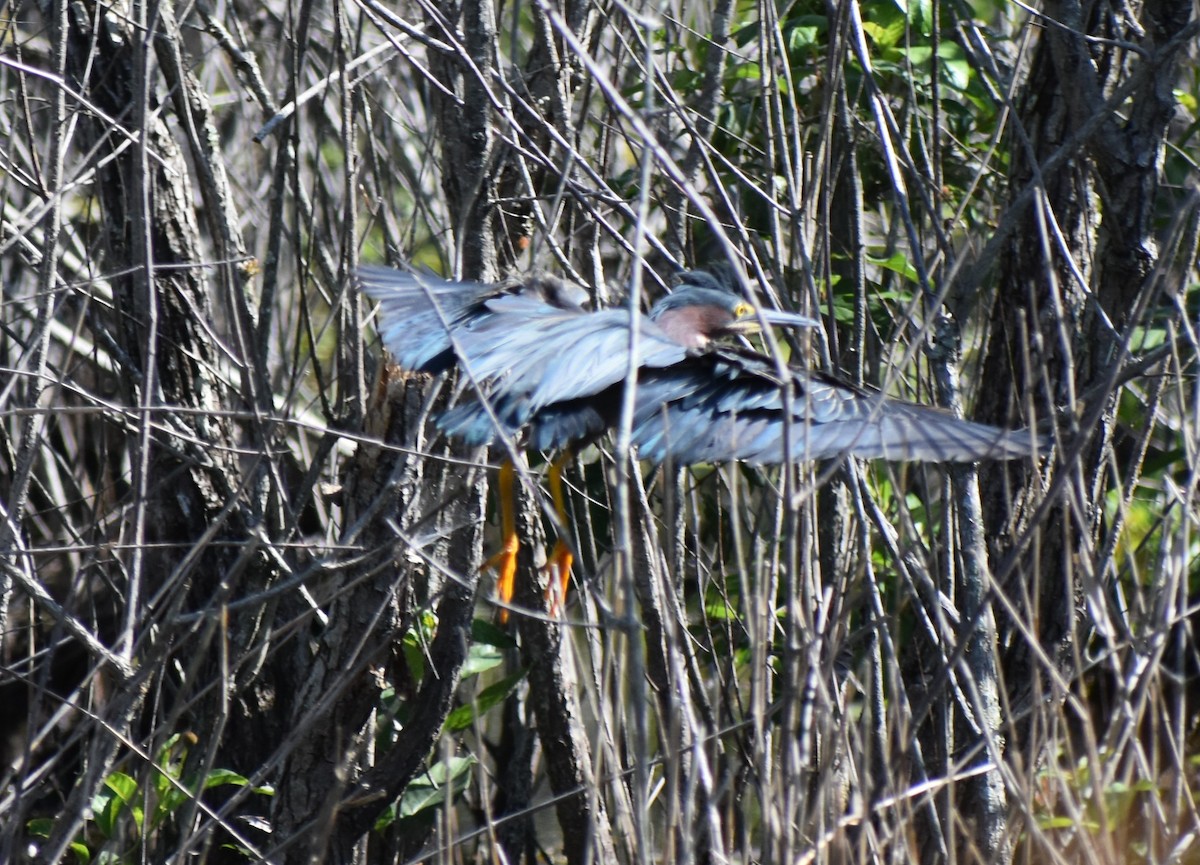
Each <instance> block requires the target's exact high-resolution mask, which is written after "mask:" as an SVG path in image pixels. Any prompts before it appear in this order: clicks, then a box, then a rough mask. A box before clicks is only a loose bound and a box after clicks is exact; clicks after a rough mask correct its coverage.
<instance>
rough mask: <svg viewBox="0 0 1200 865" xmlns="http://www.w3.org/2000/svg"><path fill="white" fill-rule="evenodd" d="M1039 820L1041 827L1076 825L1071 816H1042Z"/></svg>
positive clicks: (1056, 827) (1052, 827)
mask: <svg viewBox="0 0 1200 865" xmlns="http://www.w3.org/2000/svg"><path fill="white" fill-rule="evenodd" d="M1037 822H1038V827H1039V828H1041V829H1070V828H1072V827H1073V826H1074V825H1075V821H1074V820H1073V819H1072V818H1070V817H1042V818H1040V819H1039V820H1038V821H1037Z"/></svg>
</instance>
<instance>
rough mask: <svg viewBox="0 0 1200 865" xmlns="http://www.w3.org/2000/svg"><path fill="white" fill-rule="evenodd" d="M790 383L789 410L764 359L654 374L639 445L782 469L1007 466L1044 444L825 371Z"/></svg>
mask: <svg viewBox="0 0 1200 865" xmlns="http://www.w3.org/2000/svg"><path fill="white" fill-rule="evenodd" d="M786 383H788V384H790V386H791V404H790V411H789V410H788V408H789V407H787V406H785V388H784V385H785V381H784V380H781V379H780V378H779V377H778V373H777V372H776V370H775V367H774V365H773V364H772V363H771V362H770V360H769V359H768V358H765V357H763V356H761V355H755V354H753V353H750V352H737V351H731V350H721V351H717V352H709V353H706V354H702V355H696V356H693V357H690V358H689V359H688V360H687V361H686V362H684V363H680V364H677V365H675V366H673V367H670V368H666V369H660V370H655V371H653V372H651V373H648V374H647V375H646V376H645V377H644V379H643V380H642V381H641V383H640V386H639V391H638V396H637V413H636V416H635V426H634V443H635V444H636V445H637V446H638V452H639V454H640V455H641V456H642V457H643V458H645V459H649V460H652V461H655V462H661V461H663V460H665V459H668V458H670V459H672V460H674V461H676V462H678V463H681V464H692V463H700V462H724V461H730V460H742V461H745V462H748V463H753V464H776V463H781V462H783V461H784V457H785V454H786V455H788V456H790V457H791V458H792V459H796V460H806V459H827V458H831V457H839V456H857V457H863V458H867V459H871V458H883V459H889V460H932V461H975V460H980V459H1009V458H1013V457H1020V456H1028V455H1029V454H1030V453H1032V452H1033V449H1034V446H1035V441H1036V440H1037V437H1036V436H1035V435H1034V434H1032V433H1030V432H1029V431H1019V432H1014V431H1010V430H1003V429H999V428H997V427H992V426H987V425H986V424H979V423H973V422H971V421H964V420H959V419H957V418H955V417H953V416H951V415H949V414H947V413H946V412H943V411H941V410H939V409H936V408H931V407H928V406H922V405H916V404H914V403H907V402H903V401H900V400H894V399H889V398H887V397H885V396H883V395H882V394H880V393H877V392H873V391H869V390H866V389H863V388H858V387H854V386H853V385H850V384H847V383H845V382H841V381H838V380H837V379H835V378H832V377H830V376H826V375H822V374H820V373H813V372H806V371H803V370H797V369H791V370H788V371H787V381H786ZM785 442H786V443H787V444H788V445H789V447H788V448H786V449H785V447H784V444H785Z"/></svg>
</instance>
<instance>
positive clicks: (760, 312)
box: [726, 303, 821, 334]
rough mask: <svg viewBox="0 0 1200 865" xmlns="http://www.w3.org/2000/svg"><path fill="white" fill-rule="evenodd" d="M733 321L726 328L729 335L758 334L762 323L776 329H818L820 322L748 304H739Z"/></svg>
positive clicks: (803, 316)
mask: <svg viewBox="0 0 1200 865" xmlns="http://www.w3.org/2000/svg"><path fill="white" fill-rule="evenodd" d="M733 314H734V319H733V321H732V322H731V323H730V324H729V326H728V327H727V328H726V330H727V331H728V332H730V333H743V334H749V333H758V332H759V331H761V330H762V329H763V323H764V322H765V323H766V324H770V325H775V326H776V327H820V324H821V323H820V322H819V321H817V320H816V319H815V318H809V317H808V316H807V315H800V314H798V313H794V312H780V311H779V310H777V309H755V308H754V307H753V306H751V305H750V304H748V303H739V304H738V305H737V306H736V307H734V310H733Z"/></svg>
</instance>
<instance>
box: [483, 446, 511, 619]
mask: <svg viewBox="0 0 1200 865" xmlns="http://www.w3.org/2000/svg"><path fill="white" fill-rule="evenodd" d="M515 474H516V469H515V467H514V466H513V464H512V460H505V461H504V464H503V465H501V466H500V476H499V477H498V478H497V486H498V487H499V489H498V494H499V496H500V532H501V534H502V535H503V536H504V544H503V546H501V547H500V549H499V551H498V552H497V553H496V554H495V555H494V556H492V557H491V558H490V559H488V560H487V561H486V562H484V563H483V567H481V568H480V570H487V569H489V568H491V569H493V570H495V572H496V594H498V595H499V596H500V600H501V601H503V602H504V603H506V604H510V603H512V597H513V585H514V582H515V580H516V576H517V551H518V550H519V549H520V548H521V542H520V541H519V540H518V539H517V510H516V506H515V503H514V502H513V478H514V476H515ZM507 622H508V610H507V609H505V608H504V607H501V608H500V624H502V625H503V624H505V623H507Z"/></svg>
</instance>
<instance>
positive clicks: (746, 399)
mask: <svg viewBox="0 0 1200 865" xmlns="http://www.w3.org/2000/svg"><path fill="white" fill-rule="evenodd" d="M729 275H730V271H728V270H727V269H725V268H719V269H714V270H713V271H705V270H694V271H685V272H684V273H683V274H681V276H680V282H679V285H678V286H677V287H676V288H675V289H674V291H672V292H671V293H670V294H668V295H666V296H665V297H664V298H662V299H661V300H659V301H658V302H657V303H656V304H654V306H653V307H652V308H651V311H650V313H649V315H645V314H642V313H640V312H639V313H632V312H631V311H630V310H628V309H623V308H610V309H603V310H597V311H589V310H587V309H585V308H584V301H585V299H586V294H585V293H584V292H583V291H582V289H579V288H578V287H575V286H571V285H570V284H568V283H564V282H563V281H561V280H558V279H554V278H550V277H536V278H532V279H529V280H526V281H524V282H514V281H510V282H506V283H500V284H497V285H484V284H480V283H471V282H448V281H444V280H441V279H438V278H436V277H432V276H427V275H418V274H412V273H407V272H405V271H400V270H393V269H389V268H379V267H363V268H361V269H360V270H359V285H360V286H361V287H362V289H363V290H364V291H365V292H366V293H367V294H368V295H370V296H371V297H372V298H374V299H375V300H377V301H378V302H379V306H380V326H379V330H380V335H381V337H382V338H383V341H384V344H385V345H386V346H387V348H388V350H389V351H390V352H391V353H392V354H393V356H394V357H395V358H396V360H397V363H399V365H400V366H402V367H404V368H406V369H411V370H415V371H426V372H440V371H443V370H446V369H448V368H450V367H451V366H457V367H458V368H459V369H460V371H462V372H463V373H464V375H465V377H466V378H467V379H468V381H470V382H471V383H473V385H474V388H475V390H474V393H473V395H472V396H470V397H468V398H467V399H466V400H465V401H463V402H460V403H459V404H458V405H456V406H454V407H452V408H450V409H449V410H448V411H446V412H445V413H444V414H443V415H442V416H441V417H440V418H439V419H438V426H439V428H440V429H442V430H443V431H444V432H445V433H446V434H448V435H452V436H455V437H457V438H460V439H462V440H463V441H465V442H466V443H468V444H472V445H490V444H493V443H495V442H497V441H499V440H511V441H513V442H515V443H517V444H518V445H520V446H522V447H525V448H532V449H535V450H541V451H550V450H561V451H563V456H562V457H560V458H559V459H558V460H556V461H555V462H554V463H553V464H552V466H551V469H550V473H549V483H550V488H551V495H552V498H553V501H554V505H555V510H556V513H557V516H558V518H559V520H560V525H563V524H565V518H566V514H565V503H564V499H563V495H562V469H563V466H564V464H565V463H566V461H567V460H569V459H570V456H571V453H572V449H573V448H577V447H579V446H581V445H583V444H586V443H588V442H590V441H592V440H594V439H596V438H597V437H599V436H601V435H603V434H604V433H605V432H606V431H607V430H609V429H611V428H613V427H614V426H615V425H616V423H617V421H618V419H619V417H620V411H621V405H622V400H623V396H624V391H625V387H626V379H627V377H628V373H629V370H630V351H631V346H632V345H633V343H632V341H631V337H632V329H633V327H634V324H635V323H636V325H637V348H636V351H637V364H636V369H637V376H636V389H635V392H634V412H633V427H632V444H633V445H634V447H635V448H636V450H637V453H638V456H639V457H640V458H642V459H646V460H649V461H652V462H655V463H661V462H667V461H670V462H672V463H674V464H677V465H691V464H696V463H714V462H730V461H744V462H747V463H752V464H756V465H770V464H779V463H783V462H785V461H787V460H789V459H791V460H815V459H829V458H836V457H846V456H856V457H862V458H868V459H870V458H883V459H889V460H932V461H943V462H945V461H959V462H974V461H977V460H981V459H1012V458H1017V457H1026V456H1030V455H1031V454H1033V453H1035V452H1036V450H1037V449H1038V448H1039V447H1042V446H1044V443H1042V440H1041V439H1039V438H1038V437H1037V436H1036V435H1035V434H1034V433H1032V432H1030V431H1028V430H1021V431H1014V430H1005V429H1001V428H999V427H993V426H988V425H986V424H979V423H974V422H971V421H966V420H961V419H959V418H956V417H954V416H952V415H950V414H948V413H947V412H945V411H942V410H941V409H937V408H933V407H930V406H924V405H919V404H916V403H910V402H905V401H903V400H897V399H892V398H889V397H887V396H884V395H883V394H882V393H879V392H877V391H873V390H870V389H867V388H863V387H858V386H855V385H852V384H849V383H847V382H844V381H841V380H840V379H838V378H836V377H834V376H830V375H827V374H825V373H821V372H817V371H814V370H807V369H802V368H799V367H795V366H782V367H781V365H780V364H778V363H777V362H776V361H775V360H774V359H773V358H771V357H769V356H767V355H764V354H761V353H759V352H756V351H753V350H751V349H749V348H746V347H744V346H741V345H736V344H730V343H728V342H723V341H722V340H725V339H726V338H728V337H734V336H737V335H742V334H749V333H753V332H755V331H758V330H760V329H761V328H762V327H763V326H765V325H773V326H782V327H809V326H816V325H817V324H818V323H817V322H816V321H815V320H813V319H810V318H807V317H805V316H802V315H797V314H795V313H788V312H780V311H777V310H769V309H763V308H760V307H758V306H755V305H753V304H751V303H750V302H748V301H747V300H746V298H745V297H744V296H743V295H742V294H740V293H738V292H737V291H736V290H735V288H734V286H733V285H731V284H730V280H729ZM512 484H513V467H512V464H511V463H509V462H506V463H505V464H504V466H503V467H502V469H501V474H500V488H501V489H500V492H501V523H502V531H503V533H504V537H505V541H504V546H503V548H502V549H501V551H500V552H499V553H497V555H496V556H493V557H492V559H490V560H489V561H488V563H487V564H486V565H485V567H495V568H496V570H497V572H498V574H499V577H498V587H499V593H500V595H501V598H502V600H503V601H505V602H506V603H507V602H508V601H509V600H510V599H511V596H512V586H513V578H514V575H515V571H516V551H517V549H518V541H517V538H516V531H515V517H514V516H513V510H512V505H511V491H512ZM550 563H551V564H550V566H551V567H553V568H554V569H555V570H556V571H557V573H558V576H559V578H560V580H561V581H562V591H563V593H564V595H565V591H566V587H567V582H568V580H569V575H570V569H571V564H572V556H571V552H570V550H569V548H568V547H567V546H566V545H565V544H564V543H563V541H562V540H561V538H560V539H559V541H558V542H557V543H556V544H555V549H554V552H553V553H552V554H551V557H550ZM504 617H505V616H504V612H503V610H502V612H501V618H502V620H503V619H504Z"/></svg>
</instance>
